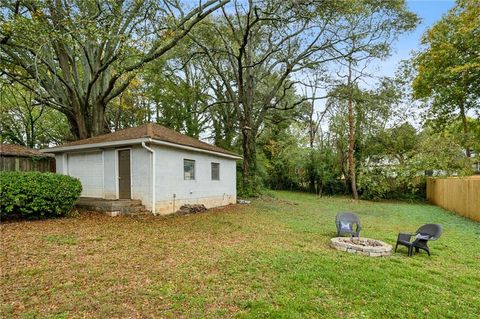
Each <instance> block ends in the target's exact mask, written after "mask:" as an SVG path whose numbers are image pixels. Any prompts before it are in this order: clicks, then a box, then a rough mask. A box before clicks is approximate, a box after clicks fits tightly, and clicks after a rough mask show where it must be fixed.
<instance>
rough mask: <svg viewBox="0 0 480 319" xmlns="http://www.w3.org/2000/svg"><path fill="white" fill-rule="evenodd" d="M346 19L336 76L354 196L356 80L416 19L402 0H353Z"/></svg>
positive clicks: (355, 190) (346, 13) (387, 53)
mask: <svg viewBox="0 0 480 319" xmlns="http://www.w3.org/2000/svg"><path fill="white" fill-rule="evenodd" d="M345 20H346V21H347V24H346V27H345V30H344V31H343V32H344V33H345V38H346V41H345V44H344V46H342V47H341V48H339V50H340V52H341V56H342V57H343V58H342V59H339V64H340V71H339V72H338V75H339V77H340V79H341V86H343V88H344V89H343V90H342V91H343V93H342V94H343V95H344V96H345V97H346V98H347V104H348V168H349V169H348V174H349V179H350V188H351V192H352V196H353V198H354V199H358V192H357V186H356V169H355V132H356V128H355V116H354V113H355V108H356V107H358V106H357V105H356V104H355V101H354V94H355V91H358V82H359V80H361V78H362V77H365V76H366V75H367V74H366V73H365V72H364V71H365V69H366V68H367V66H368V65H369V64H370V63H371V61H372V60H374V59H383V58H385V57H387V56H388V55H389V52H390V46H391V43H392V42H393V41H394V40H395V39H396V38H397V37H398V35H399V34H400V33H402V32H405V31H408V30H411V29H413V28H414V27H415V25H416V24H417V22H418V18H417V17H416V16H415V14H413V13H411V12H409V11H408V10H407V8H406V5H405V2H404V1H403V0H399V1H382V2H378V1H356V2H353V3H351V4H350V7H349V8H348V9H347V10H346V12H345Z"/></svg>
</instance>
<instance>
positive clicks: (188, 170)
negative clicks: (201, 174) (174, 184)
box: [183, 159, 195, 180]
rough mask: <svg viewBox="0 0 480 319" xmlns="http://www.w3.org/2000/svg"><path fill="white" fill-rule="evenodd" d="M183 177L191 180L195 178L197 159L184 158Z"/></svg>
mask: <svg viewBox="0 0 480 319" xmlns="http://www.w3.org/2000/svg"><path fill="white" fill-rule="evenodd" d="M183 179H185V180H191V179H195V161H194V160H189V159H184V160H183Z"/></svg>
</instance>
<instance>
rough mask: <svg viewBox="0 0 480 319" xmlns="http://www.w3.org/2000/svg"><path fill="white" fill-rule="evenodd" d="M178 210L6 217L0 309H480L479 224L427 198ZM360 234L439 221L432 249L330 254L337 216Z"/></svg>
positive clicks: (240, 313) (409, 313)
mask: <svg viewBox="0 0 480 319" xmlns="http://www.w3.org/2000/svg"><path fill="white" fill-rule="evenodd" d="M275 196H276V199H271V198H266V199H262V200H257V201H254V202H253V203H252V204H251V205H245V206H232V207H228V208H223V209H218V210H212V211H209V212H207V213H203V214H198V215H189V216H173V217H167V218H158V217H157V218H154V217H149V218H136V219H135V218H127V217H125V218H124V217H115V218H112V217H106V216H103V215H98V214H91V215H89V214H87V215H82V216H79V217H75V218H66V219H57V220H48V221H35V222H15V223H6V224H2V225H1V226H0V230H1V242H0V244H1V287H0V294H1V298H2V300H1V306H0V307H1V309H0V317H2V318H9V317H21V318H22V317H24V318H75V317H95V318H112V317H116V318H126V317H129V318H135V317H138V318H152V317H156V318H158V317H162V318H205V317H207V318H215V317H218V318H223V317H236V318H339V317H344V318H475V319H478V318H479V314H480V292H479V291H480V224H479V223H475V222H472V221H468V220H466V219H464V218H461V217H457V216H455V215H453V214H451V213H448V212H445V211H444V210H442V209H440V208H438V207H435V206H430V205H422V204H407V203H373V202H366V201H361V202H358V203H355V202H353V201H351V200H350V199H346V198H321V199H318V198H316V197H315V196H312V195H307V194H301V193H287V192H278V193H275ZM342 210H352V211H355V212H357V213H358V214H359V216H360V218H361V221H362V223H363V226H364V231H363V234H362V235H363V236H366V237H372V238H376V239H380V240H383V241H386V242H388V243H390V244H392V245H393V244H394V243H395V239H396V235H397V233H398V232H399V231H414V230H415V229H416V228H417V227H418V226H419V225H421V224H423V223H428V222H435V223H441V224H443V226H444V234H443V236H442V237H441V238H440V240H439V241H437V242H432V244H431V250H432V257H428V256H427V255H426V254H425V253H421V254H419V255H415V256H414V257H412V258H409V257H407V256H406V250H405V249H403V250H402V251H401V252H400V253H397V254H394V255H393V256H391V257H387V258H372V257H364V256H357V255H351V254H348V253H344V252H339V251H336V250H333V249H331V248H330V247H329V240H330V238H331V237H333V236H334V235H335V225H334V217H335V214H336V213H337V212H339V211H342Z"/></svg>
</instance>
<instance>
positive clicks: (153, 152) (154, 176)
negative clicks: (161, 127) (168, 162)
mask: <svg viewBox="0 0 480 319" xmlns="http://www.w3.org/2000/svg"><path fill="white" fill-rule="evenodd" d="M148 140H149V142H151V141H152V139H150V138H149V139H148ZM142 147H143V148H144V149H146V150H147V151H149V152H150V153H152V176H153V178H152V213H153V215H157V212H156V210H155V180H156V179H157V176H156V174H155V151H154V150H153V149H151V148H150V147H148V146H147V145H145V142H142Z"/></svg>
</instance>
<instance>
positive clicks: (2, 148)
mask: <svg viewBox="0 0 480 319" xmlns="http://www.w3.org/2000/svg"><path fill="white" fill-rule="evenodd" d="M0 171H38V172H55V156H54V155H53V154H49V153H44V152H40V151H38V150H35V149H33V148H29V147H25V146H21V145H16V144H0Z"/></svg>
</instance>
